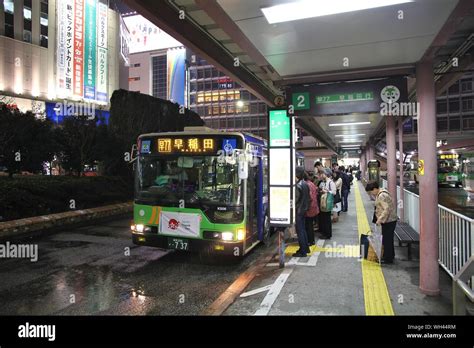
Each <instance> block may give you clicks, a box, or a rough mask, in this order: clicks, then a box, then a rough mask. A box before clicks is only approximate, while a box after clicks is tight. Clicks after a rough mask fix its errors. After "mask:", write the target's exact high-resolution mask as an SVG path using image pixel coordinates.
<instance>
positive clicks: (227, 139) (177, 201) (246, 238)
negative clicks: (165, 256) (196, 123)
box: [131, 127, 270, 256]
mask: <svg viewBox="0 0 474 348" xmlns="http://www.w3.org/2000/svg"><path fill="white" fill-rule="evenodd" d="M137 147H138V157H137V162H136V165H135V197H134V208H133V210H134V213H133V216H134V218H133V219H134V220H133V223H132V226H131V230H132V238H133V242H134V243H135V244H137V245H147V246H155V247H159V248H164V249H177V250H184V251H195V252H200V253H206V254H207V253H211V254H212V253H218V254H225V255H233V256H243V255H245V254H246V253H248V252H249V251H250V250H251V249H252V248H253V247H254V246H256V245H257V244H258V243H259V242H261V241H264V240H266V239H268V237H269V233H270V227H269V219H268V184H267V183H268V178H267V169H268V163H267V162H268V155H267V143H266V140H264V139H262V138H259V137H256V136H253V135H250V134H245V133H238V132H222V131H216V130H212V129H209V128H205V127H187V128H185V130H184V131H183V132H168V133H153V134H143V135H141V136H140V137H139V138H138V143H137Z"/></svg>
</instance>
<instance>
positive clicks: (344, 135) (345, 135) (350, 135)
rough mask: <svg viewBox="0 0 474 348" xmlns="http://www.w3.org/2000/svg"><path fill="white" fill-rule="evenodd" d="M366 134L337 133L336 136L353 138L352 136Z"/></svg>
mask: <svg viewBox="0 0 474 348" xmlns="http://www.w3.org/2000/svg"><path fill="white" fill-rule="evenodd" d="M364 135H365V134H338V135H335V137H336V138H342V137H347V138H351V137H362V136H364Z"/></svg>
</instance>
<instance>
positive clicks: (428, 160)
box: [416, 60, 439, 296]
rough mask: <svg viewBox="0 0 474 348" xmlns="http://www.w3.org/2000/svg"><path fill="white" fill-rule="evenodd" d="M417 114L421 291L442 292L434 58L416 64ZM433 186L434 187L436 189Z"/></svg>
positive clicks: (433, 293)
mask: <svg viewBox="0 0 474 348" xmlns="http://www.w3.org/2000/svg"><path fill="white" fill-rule="evenodd" d="M416 94H417V97H418V101H419V103H420V104H419V105H420V112H419V114H418V129H419V130H420V131H419V132H418V159H419V160H420V161H423V162H424V164H423V166H424V174H423V175H419V191H420V210H419V211H420V291H421V292H422V293H424V294H426V295H430V296H436V295H438V294H439V266H438V243H439V240H438V239H439V238H438V190H437V189H436V188H437V187H438V180H437V171H438V170H437V164H436V96H435V85H434V75H433V61H431V60H426V61H423V62H420V63H418V64H417V66H416ZM433 188H434V189H433Z"/></svg>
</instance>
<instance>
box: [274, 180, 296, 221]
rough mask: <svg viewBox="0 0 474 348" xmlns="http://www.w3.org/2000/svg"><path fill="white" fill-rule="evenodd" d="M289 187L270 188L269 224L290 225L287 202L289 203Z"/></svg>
mask: <svg viewBox="0 0 474 348" xmlns="http://www.w3.org/2000/svg"><path fill="white" fill-rule="evenodd" d="M290 190H291V188H290V187H270V200H271V204H270V223H276V224H291V221H290V220H291V217H290V209H289V208H288V202H290V201H291V195H290Z"/></svg>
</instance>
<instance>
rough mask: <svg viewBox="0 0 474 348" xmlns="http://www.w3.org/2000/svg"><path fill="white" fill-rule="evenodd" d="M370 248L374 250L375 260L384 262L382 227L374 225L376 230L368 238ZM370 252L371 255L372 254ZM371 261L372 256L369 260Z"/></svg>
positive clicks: (373, 256)
mask: <svg viewBox="0 0 474 348" xmlns="http://www.w3.org/2000/svg"><path fill="white" fill-rule="evenodd" d="M368 239H369V243H370V247H371V249H372V250H373V255H372V258H373V259H377V262H381V261H382V227H381V226H378V225H376V224H374V230H373V232H372V234H371V235H370V236H369V237H368ZM370 253H371V252H370V250H369V254H370ZM367 259H368V260H369V259H370V256H368V258H367Z"/></svg>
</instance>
